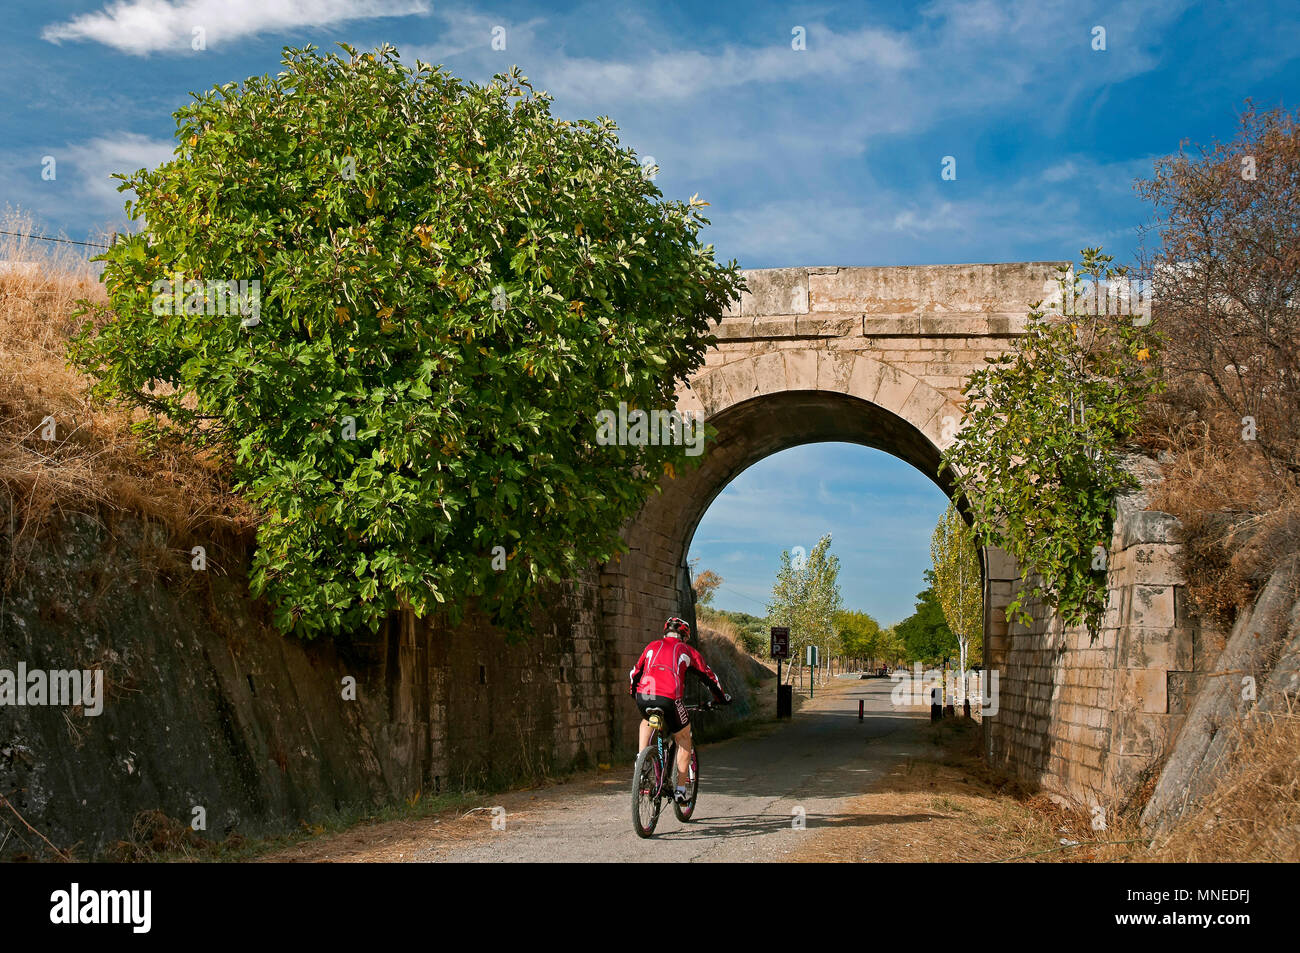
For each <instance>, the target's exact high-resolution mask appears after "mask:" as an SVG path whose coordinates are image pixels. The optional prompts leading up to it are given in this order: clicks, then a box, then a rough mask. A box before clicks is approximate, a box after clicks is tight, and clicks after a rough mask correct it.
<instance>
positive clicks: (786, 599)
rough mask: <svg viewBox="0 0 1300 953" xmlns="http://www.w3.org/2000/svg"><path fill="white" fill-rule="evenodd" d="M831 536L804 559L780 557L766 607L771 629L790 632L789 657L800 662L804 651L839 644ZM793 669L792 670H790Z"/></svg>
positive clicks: (835, 566)
mask: <svg viewBox="0 0 1300 953" xmlns="http://www.w3.org/2000/svg"><path fill="white" fill-rule="evenodd" d="M830 548H831V534H830V533H827V534H826V535H825V536H823V537H822V538H821V539H819V540H818V541H817V545H816V546H814V547H813V548H812V552H810V553H808V554H807V556H806V557H804V556H802V554H801V555H800V556H799V557H792V556H791V552H790V550H786V551H785V552H783V553H781V566H780V568H779V569H778V570H777V574H776V582H775V584H774V585H773V586H772V596H771V599H770V600H769V602H768V606H767V620H768V625H770V626H787V627H789V629H790V657H791V658H792V659H794V660H801V659H802V658H803V651H804V647H805V646H808V645H817V646H826V645H829V644H830V643H832V642H833V641H837V640H838V632H837V630H836V628H835V615H836V613H838V612H839V611H840V608H841V605H842V599H841V597H840V586H839V574H840V560H839V557H838V556H833V555H831V552H830ZM792 668H793V666H792Z"/></svg>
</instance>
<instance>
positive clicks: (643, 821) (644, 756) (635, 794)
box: [632, 702, 713, 837]
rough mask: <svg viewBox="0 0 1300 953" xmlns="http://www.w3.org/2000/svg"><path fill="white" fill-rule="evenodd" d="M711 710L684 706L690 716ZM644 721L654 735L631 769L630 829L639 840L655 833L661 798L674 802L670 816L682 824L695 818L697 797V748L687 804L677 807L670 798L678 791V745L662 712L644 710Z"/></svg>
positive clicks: (694, 746) (694, 747) (695, 746)
mask: <svg viewBox="0 0 1300 953" xmlns="http://www.w3.org/2000/svg"><path fill="white" fill-rule="evenodd" d="M712 708H713V705H712V703H710V702H705V703H704V704H702V705H687V706H686V710H687V712H692V713H693V712H699V711H709V710H711V709H712ZM646 720H647V721H649V722H650V727H651V729H653V731H654V733H653V734H652V735H651V736H650V743H649V744H648V745H646V746H645V748H643V749H642V751H641V753H640V754H639V755H637V756H636V766H635V767H634V768H633V769H632V826H633V827H634V828H635V829H636V832H637V836H639V837H649V836H650V835H652V834H653V833H654V832H655V825H656V824H658V823H659V812H660V811H661V810H662V808H663V800H664V798H668V799H669V800H671V801H672V802H673V813H674V814H676V815H677V819H678V820H679V821H682V822H683V823H685V822H687V821H689V820H690V819H691V818H692V817H694V816H695V807H696V805H697V804H698V803H699V794H700V746H699V744H698V743H696V744H692V746H691V761H690V768H689V770H690V781H689V783H688V784H687V785H686V793H687V795H688V797H687V800H686V802H685V803H684V804H678V803H677V799H676V798H674V797H673V792H674V790H675V789H676V787H677V742H676V741H675V740H674V739H673V736H672V735H671V734H670V733H669V732H668V729H667V728H666V727H665V725H666V722H665V718H664V711H663V709H662V708H647V709H646ZM692 740H694V739H692Z"/></svg>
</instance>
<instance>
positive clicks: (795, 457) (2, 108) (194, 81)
mask: <svg viewBox="0 0 1300 953" xmlns="http://www.w3.org/2000/svg"><path fill="white" fill-rule="evenodd" d="M0 18H3V27H4V28H3V30H0V83H3V88H4V89H5V91H6V92H5V96H4V97H3V100H2V101H0V206H4V205H10V206H21V207H23V208H25V209H28V210H30V211H31V212H33V213H34V214H35V215H36V217H37V220H38V221H39V222H40V224H41V226H42V227H43V228H44V229H45V230H46V231H47V233H49V234H57V233H60V232H62V233H64V234H66V235H68V236H71V237H73V238H85V237H87V235H88V234H90V233H92V232H93V231H94V230H97V229H111V228H113V227H120V226H121V225H122V224H123V216H122V196H120V195H119V194H117V193H116V191H115V189H114V186H115V183H114V182H113V181H112V180H110V179H109V178H108V175H109V173H110V172H113V171H129V170H134V169H135V168H138V167H140V166H146V165H153V164H156V163H157V162H159V161H162V160H163V159H165V158H166V157H167V156H168V155H169V153H170V151H171V144H170V138H171V134H172V130H173V128H174V126H173V122H172V120H171V118H170V114H171V112H172V111H173V110H175V109H176V108H178V107H179V106H181V105H182V104H184V103H185V102H186V101H187V99H188V93H189V92H190V91H191V90H198V89H202V88H206V87H210V86H212V85H215V84H217V83H224V82H228V81H232V80H242V79H244V78H246V77H248V76H250V75H253V74H260V73H267V72H275V71H276V70H277V69H278V66H279V54H280V48H281V47H282V46H284V45H302V44H304V43H308V42H310V43H314V44H316V45H318V46H321V47H330V46H332V44H334V43H337V42H340V41H344V42H348V43H351V44H353V45H355V46H359V47H362V48H368V47H373V46H376V45H378V44H380V43H383V42H390V43H393V44H394V45H396V46H397V47H398V48H399V49H400V50H401V51H402V52H403V55H404V56H407V57H409V58H411V59H414V58H416V57H419V58H421V59H424V60H426V61H429V62H434V63H442V64H444V65H446V66H447V67H448V68H449V69H451V70H452V71H453V72H455V73H457V74H459V75H461V76H465V77H467V78H470V79H475V80H485V79H487V78H489V77H490V76H491V75H492V74H493V73H494V72H496V71H499V70H502V69H505V68H507V67H509V66H510V65H512V64H519V65H520V66H521V67H522V68H523V69H524V71H525V72H526V73H527V74H528V75H529V76H530V77H531V78H532V79H533V81H534V83H535V85H537V86H538V87H540V88H544V89H547V90H549V91H550V92H552V93H553V94H554V95H555V97H556V102H555V107H554V108H555V111H556V112H557V113H559V114H560V115H564V116H569V117H580V116H594V115H599V114H608V115H611V116H613V117H614V118H615V119H617V120H618V122H619V123H620V125H621V126H622V128H623V130H624V133H623V141H624V143H625V144H627V145H629V146H631V147H632V148H634V149H636V150H637V151H638V152H639V153H641V154H642V155H643V156H646V155H649V156H654V158H655V160H656V162H657V163H658V165H659V167H660V169H661V172H660V174H659V177H658V179H657V182H658V184H659V186H660V188H661V189H662V190H663V191H664V192H665V194H667V195H669V196H673V197H679V198H685V197H686V196H689V195H690V194H692V193H695V192H698V193H699V194H700V195H701V196H702V197H703V198H704V199H706V200H707V201H709V202H711V203H712V208H711V216H712V219H713V222H714V224H713V226H712V228H711V229H710V230H709V236H708V237H709V240H711V241H712V242H714V243H715V245H716V246H717V250H718V254H719V256H720V257H722V258H724V259H725V258H736V259H738V260H739V261H740V263H741V265H742V266H744V267H748V268H761V267H772V266H780V265H892V264H927V263H942V262H954V263H955V262H972V261H1017V260H1054V259H1063V258H1068V257H1070V256H1071V255H1073V254H1074V253H1076V252H1077V251H1078V249H1079V248H1080V247H1082V246H1084V245H1093V244H1101V245H1104V246H1105V247H1106V248H1107V249H1108V250H1110V251H1111V252H1113V253H1114V254H1116V255H1117V257H1118V258H1119V259H1120V260H1121V261H1126V260H1129V259H1130V258H1131V256H1132V254H1133V252H1134V249H1135V247H1136V240H1137V239H1136V232H1135V229H1136V226H1137V225H1138V224H1139V223H1140V222H1141V221H1143V219H1144V218H1145V217H1146V211H1145V209H1144V208H1143V207H1142V205H1141V204H1140V203H1139V202H1138V200H1137V199H1136V197H1135V196H1134V194H1133V191H1132V181H1133V179H1134V178H1135V177H1136V176H1140V175H1143V174H1145V173H1146V172H1147V171H1148V170H1149V168H1150V163H1151V160H1152V158H1153V157H1155V156H1158V155H1162V154H1165V153H1168V152H1171V151H1173V150H1175V149H1176V148H1177V147H1178V143H1179V141H1180V139H1184V138H1187V139H1191V140H1193V141H1208V140H1210V139H1213V138H1215V137H1219V138H1227V137H1230V136H1231V135H1232V131H1233V127H1234V123H1235V119H1236V115H1237V113H1238V111H1239V110H1240V108H1241V106H1242V103H1243V102H1244V100H1245V99H1246V98H1248V97H1251V98H1253V99H1254V100H1255V101H1256V102H1257V103H1258V104H1260V105H1261V106H1264V107H1272V106H1274V105H1277V104H1279V103H1280V104H1284V105H1286V106H1288V107H1291V108H1294V107H1295V105H1296V102H1295V100H1296V97H1297V94H1298V93H1300V59H1298V58H1297V57H1298V55H1300V16H1298V15H1297V7H1296V4H1295V3H1294V0H1291V2H1269V0H1257V2H1241V3H1235V4H1233V3H1211V4H1194V3H1190V2H1184V0H1150V2H1142V0H1138V2H1125V3H1091V2H1086V0H1060V2H1058V0H1044V2H1034V3H1031V2H1014V0H1012V2H992V0H973V2H966V0H936V2H929V3H922V4H906V3H897V2H882V3H761V2H760V3H728V2H722V3H708V4H701V3H698V2H694V0H690V2H677V3H658V4H653V5H651V4H632V3H620V2H612V0H601V2H589V3H528V2H512V3H487V4H467V3H431V2H427V0H112V2H105V0H77V2H67V3H60V2H48V0H7V2H6V3H5V5H4V9H3V12H0ZM498 26H500V27H503V28H504V30H505V34H504V35H505V41H506V42H505V46H506V49H505V50H504V51H502V50H495V49H493V48H492V40H493V28H494V27H498ZM195 27H199V28H201V29H202V30H203V31H204V34H203V35H204V39H205V41H206V49H203V50H194V49H193V48H192V44H193V39H194V29H195ZM796 27H802V28H803V31H804V35H805V37H806V49H803V50H794V49H792V42H791V41H792V38H793V33H792V31H793V30H794V29H795V28H796ZM1097 27H1101V28H1104V30H1105V45H1106V49H1105V50H1104V51H1101V50H1094V49H1093V48H1092V47H1093V43H1094V35H1095V32H1096V28H1097ZM498 35H500V34H499V33H498ZM46 156H53V157H54V159H55V161H56V163H57V165H56V177H55V178H54V180H52V181H47V180H43V179H42V177H41V171H42V167H43V166H42V162H43V159H44V158H45V157H46ZM945 156H952V157H954V158H955V159H956V162H957V178H956V180H955V181H943V180H942V179H941V177H940V170H941V163H942V161H943V158H944V157H945ZM877 456H878V455H877ZM872 458H873V455H872V454H869V453H868V452H867V451H863V450H859V449H856V448H846V447H838V446H837V445H836V446H830V447H809V448H803V449H799V450H794V451H789V452H788V453H787V454H784V455H781V456H780V457H778V458H774V459H772V460H770V461H766V462H765V463H763V464H760V465H759V467H758V468H755V470H753V471H751V472H750V473H748V474H746V475H745V476H744V477H743V478H742V481H738V483H737V484H736V485H735V486H734V487H733V489H732V490H729V491H727V493H725V494H724V495H723V496H722V497H720V498H719V500H718V502H717V504H715V510H718V511H719V513H721V512H722V511H723V510H724V509H725V508H727V507H732V506H734V505H735V502H736V500H741V499H742V498H743V494H745V493H761V492H764V491H763V487H764V486H765V485H767V484H765V483H764V481H767V480H770V479H773V477H772V476H771V474H781V473H786V474H787V475H788V476H789V477H790V479H791V480H792V483H791V487H792V489H791V491H790V492H791V493H792V494H794V495H793V496H790V497H788V499H787V500H786V503H785V504H783V505H789V506H791V507H795V506H799V507H802V506H804V505H805V504H806V505H807V506H808V507H811V508H812V509H810V510H808V511H807V514H806V516H800V517H799V518H798V519H795V518H794V517H792V518H791V520H790V521H789V523H788V524H787V525H786V526H784V527H781V528H779V530H778V531H775V536H774V540H778V541H779V540H781V539H783V538H784V537H791V538H794V539H798V540H802V539H805V538H807V539H809V540H811V539H813V538H815V535H816V530H815V529H814V527H816V526H821V525H823V523H824V521H823V522H818V520H821V519H822V516H823V515H826V516H827V518H828V519H829V518H830V516H829V515H828V514H834V513H835V512H837V511H838V512H843V511H844V509H845V507H846V506H858V507H866V508H871V507H875V508H876V511H877V512H878V516H877V519H878V520H879V521H880V522H879V524H878V525H880V526H882V527H884V528H885V529H884V532H883V533H880V534H876V535H878V536H881V537H882V538H883V537H884V536H886V535H888V539H887V542H886V544H885V545H886V546H887V547H888V548H887V549H885V550H881V551H882V552H891V553H895V554H897V557H896V558H894V559H892V560H891V561H889V565H888V566H881V567H878V568H882V569H883V568H890V567H896V568H897V571H896V572H895V574H894V577H893V580H894V581H893V583H892V584H891V585H890V586H888V587H886V589H885V590H881V591H879V592H877V591H876V590H872V589H870V588H869V584H868V583H867V582H865V581H862V580H861V579H859V578H858V576H857V575H856V574H855V576H854V578H852V579H848V578H846V586H845V595H846V599H847V601H848V602H850V604H853V605H859V606H860V607H862V608H867V609H871V610H872V611H875V612H877V613H878V614H880V615H881V616H882V617H883V618H885V619H890V618H892V617H895V616H898V615H899V614H900V612H901V614H906V611H907V610H908V609H910V600H911V596H912V594H913V593H914V592H915V591H916V589H917V588H919V582H920V573H921V570H922V569H923V568H924V566H925V559H924V558H923V557H920V556H917V554H920V553H923V552H924V545H922V544H921V543H923V541H924V539H925V538H926V537H928V533H929V529H930V525H932V523H933V519H932V517H931V518H929V522H928V523H926V524H925V525H919V524H918V525H911V524H910V523H909V524H907V525H903V522H900V521H899V520H898V519H897V518H896V517H897V514H898V513H899V512H902V511H910V510H909V508H910V507H912V506H913V505H915V506H918V507H921V508H922V509H924V508H925V507H924V506H922V505H921V503H920V502H918V501H920V500H922V498H923V497H924V495H925V493H929V492H930V485H929V484H928V482H925V481H924V479H923V478H922V477H920V475H919V474H917V475H915V476H914V477H911V478H909V480H910V481H911V482H909V481H908V480H902V479H901V478H900V477H899V474H898V473H896V472H895V471H894V470H892V469H890V468H889V466H885V465H883V464H876V463H868V462H866V461H867V460H869V459H872ZM799 461H803V463H802V464H800V463H799ZM811 463H816V464H817V465H818V466H821V467H827V468H829V470H830V471H831V472H835V473H844V474H847V475H848V476H846V478H845V479H843V480H832V481H830V482H828V483H827V484H826V493H827V494H829V495H828V496H827V497H826V500H825V501H824V502H820V503H819V502H818V500H821V491H820V490H819V491H818V495H817V496H816V497H815V498H813V497H807V496H804V497H799V499H802V500H803V503H799V502H798V500H797V499H796V497H798V494H799V492H802V491H803V490H804V489H806V488H808V487H810V486H812V485H813V484H814V482H815V481H813V480H811V478H809V477H808V476H807V471H806V467H807V466H808V465H809V464H811ZM891 464H892V462H891ZM801 466H802V467H804V468H805V469H800V467H801ZM797 473H803V474H804V477H803V478H801V479H798V480H794V476H795V474H797ZM854 474H856V476H854ZM904 502H905V503H906V505H904ZM818 507H820V509H818ZM800 512H801V513H802V512H804V511H803V510H802V509H800ZM934 515H937V512H936V514H934ZM721 519H722V517H721V516H718V517H717V520H721ZM714 522H715V514H713V513H711V514H710V516H709V517H707V518H706V521H705V523H704V524H703V525H702V532H703V530H704V529H706V528H711V527H713V525H714ZM718 525H719V526H721V525H722V524H721V523H719V524H718ZM825 525H827V528H831V529H835V528H836V527H837V526H843V528H844V530H845V532H844V533H843V534H840V533H837V544H836V549H837V550H838V551H840V553H841V556H842V557H845V562H846V568H847V565H848V562H849V560H848V558H847V557H848V555H849V554H848V549H847V547H848V546H849V545H850V541H849V540H848V539H847V535H848V534H849V532H850V530H849V528H848V527H847V526H844V524H841V523H836V522H834V520H832V521H831V523H826V524H825ZM713 535H717V536H718V538H720V539H721V538H724V537H725V538H728V539H730V538H731V537H729V536H727V535H726V534H724V533H722V532H721V531H719V532H718V533H717V534H713ZM841 539H843V540H844V542H843V543H841V542H839V541H840V540H841ZM918 540H919V541H921V543H918ZM706 545H707V546H712V545H714V544H712V543H708V544H706V543H704V542H703V541H700V542H698V543H697V546H698V547H699V548H700V550H701V552H705V551H706V550H705V547H706ZM721 545H723V546H725V545H730V543H725V544H721ZM763 545H767V541H765V542H764V543H763ZM789 545H792V543H790V542H780V545H779V546H778V551H779V548H786V547H788V546H789ZM805 545H809V544H805ZM727 552H732V550H728V551H727ZM718 554H719V556H723V555H725V553H724V552H723V550H719V551H718ZM869 556H870V554H868V553H866V552H863V553H862V560H863V561H862V566H863V575H865V574H866V570H867V569H868V568H869V567H870V566H871V565H872V564H871V563H870V560H869ZM855 558H856V557H855ZM917 559H919V562H918V561H917ZM735 569H736V570H737V572H736V574H735V575H734V577H733V578H732V580H731V585H730V586H729V588H731V587H734V588H735V589H736V590H737V591H745V587H749V588H750V589H752V587H753V586H754V585H755V584H757V583H758V577H757V576H752V577H751V576H749V575H746V574H747V573H749V572H750V570H749V569H743V566H742V564H741V563H736V564H735ZM719 571H721V572H723V575H724V576H725V575H727V573H726V571H725V569H722V568H720V569H719ZM753 572H758V569H757V568H754V569H753ZM904 577H905V578H906V579H910V580H913V581H910V582H905V581H904ZM874 578H879V577H878V575H877V577H874ZM870 585H875V583H871V584H870ZM895 590H897V592H896V593H895V595H896V596H897V598H894V601H893V602H880V604H879V605H876V604H873V603H871V602H870V601H869V600H871V599H876V600H884V599H885V598H886V594H887V592H894V591H895ZM720 601H721V603H722V604H723V605H724V606H726V607H729V608H737V609H739V608H743V607H745V605H750V606H751V607H753V605H754V604H753V603H747V601H746V600H745V599H743V598H739V597H737V598H735V599H734V600H732V599H728V598H726V597H725V595H724V597H723V598H722V599H721V600H720Z"/></svg>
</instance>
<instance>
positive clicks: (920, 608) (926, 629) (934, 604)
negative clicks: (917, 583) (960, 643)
mask: <svg viewBox="0 0 1300 953" xmlns="http://www.w3.org/2000/svg"><path fill="white" fill-rule="evenodd" d="M925 578H926V581H927V582H930V583H931V584H933V582H934V574H933V572H931V571H930V570H928V569H927V570H926V571H925ZM894 628H895V633H896V635H897V637H898V639H899V640H900V641H901V642H902V644H903V647H904V650H905V653H906V658H907V661H908V662H920V663H921V664H922V665H926V666H931V665H938V664H940V663H941V662H942V661H943V660H944V659H945V658H950V657H952V656H953V655H954V654H956V652H957V637H956V636H954V635H953V634H952V630H951V629H949V628H948V622H947V620H946V619H945V618H944V615H943V606H941V605H939V599H938V597H937V596H936V595H935V592H934V588H933V585H931V587H929V588H926V589H923V590H921V591H920V592H918V593H917V594H916V611H915V612H913V613H912V614H911V615H910V616H908V617H907V618H906V619H904V620H903V621H902V622H900V623H898V625H897V626H895V627H894Z"/></svg>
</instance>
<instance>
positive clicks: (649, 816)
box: [632, 744, 664, 837]
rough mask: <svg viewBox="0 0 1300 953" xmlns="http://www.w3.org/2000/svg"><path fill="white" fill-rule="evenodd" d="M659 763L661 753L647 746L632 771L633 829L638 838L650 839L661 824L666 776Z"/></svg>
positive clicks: (638, 756) (637, 757) (652, 746)
mask: <svg viewBox="0 0 1300 953" xmlns="http://www.w3.org/2000/svg"><path fill="white" fill-rule="evenodd" d="M662 767H663V766H662V765H661V764H660V763H659V751H658V750H657V749H656V748H655V746H654V745H652V744H651V745H647V746H646V747H645V748H643V749H642V750H641V753H640V754H639V755H637V756H636V766H635V767H634V768H633V769H632V827H633V828H635V829H636V833H637V836H638V837H649V836H650V835H651V834H653V833H654V832H655V825H656V824H658V823H659V810H660V808H661V807H662V805H663V800H662V792H661V791H660V788H661V787H662V785H663V781H664V774H663V770H662Z"/></svg>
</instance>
